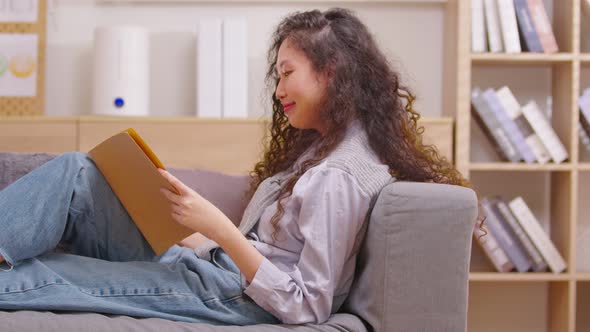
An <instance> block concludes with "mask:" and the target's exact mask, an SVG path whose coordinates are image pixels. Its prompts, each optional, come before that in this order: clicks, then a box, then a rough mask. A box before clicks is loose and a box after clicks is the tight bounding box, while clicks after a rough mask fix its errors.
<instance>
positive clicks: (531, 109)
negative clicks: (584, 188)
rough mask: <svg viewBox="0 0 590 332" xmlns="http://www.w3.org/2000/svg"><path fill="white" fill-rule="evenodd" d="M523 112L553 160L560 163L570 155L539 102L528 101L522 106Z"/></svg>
mask: <svg viewBox="0 0 590 332" xmlns="http://www.w3.org/2000/svg"><path fill="white" fill-rule="evenodd" d="M522 113H523V114H524V116H525V118H526V119H527V120H528V122H529V123H530V124H531V127H533V129H534V130H535V133H536V134H537V136H539V139H540V140H541V142H543V145H544V146H545V148H546V149H547V151H548V152H549V155H550V156H551V159H553V162H555V163H557V164H559V163H561V162H563V161H565V160H566V159H567V158H568V157H569V155H568V153H567V151H566V149H565V147H564V146H563V143H562V142H561V140H560V139H559V137H558V136H557V133H556V132H555V130H554V129H553V127H551V124H550V123H549V120H547V118H546V117H545V116H544V115H543V113H542V112H541V109H540V108H539V106H538V105H537V103H536V102H535V101H530V102H528V103H527V104H526V105H524V106H523V107H522Z"/></svg>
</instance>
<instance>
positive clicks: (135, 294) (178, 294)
mask: <svg viewBox="0 0 590 332" xmlns="http://www.w3.org/2000/svg"><path fill="white" fill-rule="evenodd" d="M77 288H78V290H79V291H80V292H82V293H84V294H86V295H89V296H93V297H121V296H166V295H172V296H186V297H191V296H194V294H192V293H179V292H172V291H169V292H158V293H153V292H151V293H134V292H133V291H131V292H128V293H126V294H121V293H118V294H107V293H105V294H93V293H92V291H89V290H87V289H84V288H81V287H77ZM97 289H100V288H97Z"/></svg>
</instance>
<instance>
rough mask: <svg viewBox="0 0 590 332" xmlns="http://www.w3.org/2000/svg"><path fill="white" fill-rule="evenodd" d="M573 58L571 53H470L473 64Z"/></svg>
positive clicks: (533, 61)
mask: <svg viewBox="0 0 590 332" xmlns="http://www.w3.org/2000/svg"><path fill="white" fill-rule="evenodd" d="M573 60H574V55H573V54H572V53H555V54H544V53H514V54H509V53H472V54H471V62H472V63H473V64H519V65H520V64H530V65H542V64H554V63H564V62H570V61H573Z"/></svg>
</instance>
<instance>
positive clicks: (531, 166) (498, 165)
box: [469, 162, 573, 172]
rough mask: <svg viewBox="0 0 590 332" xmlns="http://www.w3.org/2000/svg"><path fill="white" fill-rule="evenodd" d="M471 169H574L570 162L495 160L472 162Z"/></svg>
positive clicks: (531, 170) (530, 170)
mask: <svg viewBox="0 0 590 332" xmlns="http://www.w3.org/2000/svg"><path fill="white" fill-rule="evenodd" d="M469 169H470V170H472V171H528V172H539V171H541V172H543V171H569V170H572V169H573V165H572V164H570V163H563V164H552V163H547V164H544V165H541V164H525V163H509V162H495V163H471V164H470V165H469Z"/></svg>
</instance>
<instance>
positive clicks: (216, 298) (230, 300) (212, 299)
mask: <svg viewBox="0 0 590 332" xmlns="http://www.w3.org/2000/svg"><path fill="white" fill-rule="evenodd" d="M243 298H244V297H243V296H242V294H239V295H234V296H231V297H228V298H225V299H220V298H218V297H214V298H210V299H207V300H203V303H205V304H207V303H211V302H215V301H218V302H220V303H228V302H232V301H235V300H239V299H243Z"/></svg>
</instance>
